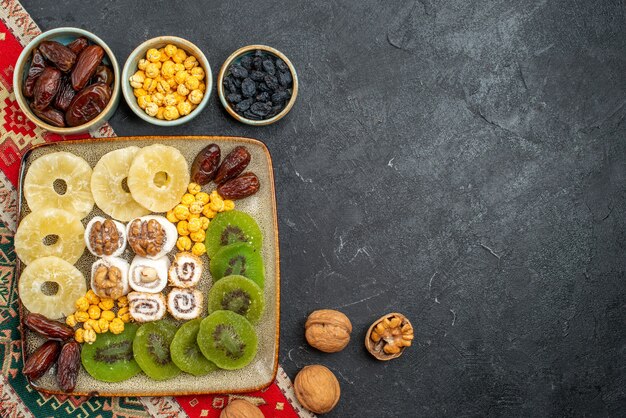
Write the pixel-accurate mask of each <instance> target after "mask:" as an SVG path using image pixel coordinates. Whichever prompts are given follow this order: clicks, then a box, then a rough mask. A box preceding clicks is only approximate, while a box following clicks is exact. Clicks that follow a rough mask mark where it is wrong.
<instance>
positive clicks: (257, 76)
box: [250, 70, 265, 81]
mask: <svg viewBox="0 0 626 418" xmlns="http://www.w3.org/2000/svg"><path fill="white" fill-rule="evenodd" d="M264 77H265V73H264V72H263V71H256V70H253V71H250V78H251V79H253V80H254V81H263V78H264Z"/></svg>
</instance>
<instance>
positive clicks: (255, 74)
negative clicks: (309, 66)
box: [217, 45, 298, 126]
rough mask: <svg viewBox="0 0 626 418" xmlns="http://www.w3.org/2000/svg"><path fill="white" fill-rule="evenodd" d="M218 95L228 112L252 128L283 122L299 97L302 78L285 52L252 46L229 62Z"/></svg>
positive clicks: (219, 82)
mask: <svg viewBox="0 0 626 418" xmlns="http://www.w3.org/2000/svg"><path fill="white" fill-rule="evenodd" d="M217 94H218V95H219V98H220V101H221V102H222V105H223V106H224V108H225V109H226V111H227V112H228V113H229V114H230V115H231V116H232V117H234V118H235V119H237V120H238V121H240V122H243V123H246V124H248V125H256V126H264V125H269V124H272V123H274V122H276V121H278V120H280V119H282V118H283V117H284V116H285V115H286V114H287V113H289V111H290V110H291V108H292V107H293V105H294V103H295V101H296V96H297V95H298V76H297V74H296V70H295V68H294V66H293V64H292V63H291V61H289V59H288V58H287V57H286V56H285V54H283V53H282V52H280V51H278V50H277V49H274V48H272V47H269V46H266V45H248V46H244V47H243V48H240V49H238V50H236V51H235V52H233V53H232V54H231V56H230V57H228V58H227V59H226V61H225V62H224V64H223V65H222V68H221V69H220V73H219V75H218V78H217Z"/></svg>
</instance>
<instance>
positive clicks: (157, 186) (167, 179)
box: [127, 144, 189, 212]
mask: <svg viewBox="0 0 626 418" xmlns="http://www.w3.org/2000/svg"><path fill="white" fill-rule="evenodd" d="M163 174H165V175H163ZM127 183H128V188H129V189H130V193H131V194H132V196H133V198H134V199H135V200H136V201H137V202H139V204H141V205H142V206H143V207H145V208H148V209H150V210H151V211H152V212H167V211H168V210H170V209H172V208H173V207H174V206H176V204H177V203H178V202H179V201H180V198H181V197H182V196H183V194H185V191H186V190H187V185H188V184H189V167H188V165H187V160H185V157H184V156H183V155H182V154H181V152H180V151H179V150H177V149H176V148H174V147H170V146H167V145H161V144H154V145H149V146H147V147H144V148H142V149H141V150H140V151H139V152H138V153H137V155H136V156H135V159H134V160H133V162H132V164H131V165H130V170H129V172H128V180H127Z"/></svg>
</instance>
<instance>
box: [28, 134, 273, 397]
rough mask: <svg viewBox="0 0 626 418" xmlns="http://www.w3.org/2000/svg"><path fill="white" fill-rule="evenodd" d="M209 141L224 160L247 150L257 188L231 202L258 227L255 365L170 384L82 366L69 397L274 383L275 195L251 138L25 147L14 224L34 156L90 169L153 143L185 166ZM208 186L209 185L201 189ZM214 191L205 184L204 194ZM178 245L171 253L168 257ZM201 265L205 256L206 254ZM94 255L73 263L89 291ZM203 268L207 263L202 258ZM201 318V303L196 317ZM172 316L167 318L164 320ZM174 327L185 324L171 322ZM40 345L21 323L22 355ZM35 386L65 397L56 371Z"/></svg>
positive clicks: (228, 389)
mask: <svg viewBox="0 0 626 418" xmlns="http://www.w3.org/2000/svg"><path fill="white" fill-rule="evenodd" d="M211 143H215V144H218V145H219V147H220V148H221V149H222V155H226V154H228V153H229V152H231V150H233V149H234V148H235V147H237V146H245V147H246V148H247V150H248V151H249V153H250V155H251V162H250V165H249V166H248V169H250V170H251V171H253V172H254V173H256V174H257V175H258V179H259V181H260V183H261V185H262V186H261V188H260V189H259V191H258V193H256V194H254V195H253V196H250V197H247V198H245V199H242V200H238V201H237V210H240V211H243V212H246V213H248V214H249V215H251V216H252V217H253V218H254V219H256V221H257V222H258V225H259V227H260V229H261V233H262V235H263V244H262V247H261V256H262V258H263V260H264V263H265V292H264V298H265V310H264V311H263V313H262V316H261V318H260V319H259V320H258V322H257V323H256V324H255V329H256V333H257V336H258V351H257V354H256V356H255V357H254V360H252V362H251V363H250V364H248V365H247V366H246V367H244V368H242V369H238V370H221V369H218V370H215V371H213V372H211V373H209V374H206V375H203V376H193V375H191V374H187V373H181V374H179V375H177V376H176V377H175V378H173V379H169V380H162V381H160V380H153V379H151V378H149V377H148V376H147V375H145V374H143V373H141V374H137V375H135V376H133V377H132V378H130V379H128V380H125V381H122V382H118V383H110V382H104V381H99V380H96V379H94V378H93V377H92V376H90V375H89V374H88V373H87V372H86V371H85V369H84V368H81V369H80V372H79V375H78V380H77V383H76V387H75V389H74V391H73V392H71V394H73V395H82V396H86V395H100V396H162V395H190V394H211V393H238V392H250V391H254V390H259V389H262V388H264V387H266V386H268V385H269V384H271V382H272V381H273V380H274V378H275V376H276V372H277V368H278V344H279V324H280V322H279V317H280V304H279V300H280V280H279V254H278V251H279V245H278V226H277V218H276V198H275V190H274V178H273V168H272V161H271V157H270V154H269V152H268V150H267V148H266V147H265V145H264V144H263V143H261V142H259V141H257V140H255V139H250V138H241V137H228V136H191V137H189V136H184V137H177V136H148V137H119V138H114V139H106V140H105V139H90V140H81V141H66V142H59V143H48V144H42V145H40V146H36V147H34V148H33V149H31V150H30V151H29V152H28V153H26V155H25V156H24V157H23V159H22V165H21V171H20V187H19V200H18V204H19V219H20V221H21V220H22V219H23V218H24V217H25V216H26V215H28V214H29V213H30V209H29V207H28V205H27V203H26V200H25V198H24V190H23V185H24V178H25V175H26V173H27V171H28V169H29V167H30V165H31V164H32V162H33V161H35V160H36V159H37V158H39V157H42V156H45V155H47V154H51V153H55V152H59V151H66V152H70V153H72V154H74V155H76V156H79V157H81V158H83V159H84V160H86V161H87V162H88V163H89V164H90V165H91V167H94V166H95V164H96V163H97V162H98V161H99V159H100V158H101V157H102V156H103V155H105V154H107V153H109V152H111V151H114V150H117V149H121V148H125V147H130V146H137V147H146V146H149V145H154V144H163V145H167V146H171V147H174V148H176V149H178V150H179V151H180V152H181V153H182V154H183V156H184V157H185V159H186V160H187V164H188V165H189V166H190V167H191V165H192V161H193V160H194V158H195V156H196V155H198V153H199V152H200V151H201V150H202V149H203V148H205V147H206V146H207V145H209V144H211ZM207 187H208V186H207ZM212 188H214V187H210V188H209V189H208V190H209V191H210V190H211V189H212ZM97 216H105V214H104V213H103V212H102V211H101V210H100V209H99V208H98V207H97V206H94V209H93V210H92V211H91V212H90V213H89V214H88V215H87V216H86V217H84V218H83V220H82V222H83V224H84V225H87V223H88V222H89V221H90V220H91V219H92V218H94V217H97ZM175 253H176V248H174V250H172V251H171V252H170V254H169V256H170V258H172V257H173V256H174V255H175ZM121 257H122V258H124V259H126V260H128V261H130V260H131V258H132V252H131V251H130V250H129V249H126V250H125V252H124V253H123V254H122V255H121ZM204 258H205V260H206V256H204ZM96 260H97V258H96V257H95V256H93V255H92V254H91V253H90V252H89V251H85V252H84V253H83V254H82V255H81V256H80V258H79V259H78V261H77V262H76V263H75V266H76V267H77V268H78V269H79V270H80V272H81V273H82V274H83V275H84V277H85V281H86V282H87V288H88V287H89V283H88V281H89V277H90V275H91V268H92V265H93V263H94V262H96ZM206 261H207V264H208V260H206ZM24 268H25V266H24V264H23V263H21V262H20V261H19V260H18V263H17V272H18V277H19V276H21V274H22V272H23V270H24ZM210 286H211V277H210V273H209V269H208V268H207V269H205V270H204V271H203V273H202V278H201V280H200V283H199V285H198V290H200V291H201V292H203V293H204V294H205V295H206V293H207V291H208V289H209V288H210ZM20 309H21V317H22V318H25V316H26V314H27V313H28V310H27V309H26V307H24V306H23V305H22V304H20ZM206 315H207V310H206V306H204V308H203V311H202V315H201V317H205V316H206ZM170 319H171V318H170ZM172 322H174V323H175V324H176V326H177V327H180V326H181V325H182V324H183V322H182V321H179V322H176V321H172ZM44 341H45V339H44V338H43V337H41V336H40V335H38V334H37V333H35V332H32V331H31V330H29V329H28V327H26V326H24V323H22V345H23V350H24V352H25V353H26V357H27V358H28V357H29V356H31V355H32V354H33V352H34V351H35V350H36V348H37V347H39V346H41V345H42V343H43V342H44ZM31 384H32V385H33V387H34V388H35V389H37V390H39V391H41V392H45V393H54V394H61V393H65V394H67V392H63V391H62V390H61V389H60V388H59V386H58V384H57V380H56V379H55V375H54V373H50V372H49V373H46V374H45V375H44V376H43V377H41V378H39V379H37V380H33V381H31Z"/></svg>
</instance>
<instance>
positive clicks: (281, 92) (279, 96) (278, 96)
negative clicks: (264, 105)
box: [272, 90, 290, 103]
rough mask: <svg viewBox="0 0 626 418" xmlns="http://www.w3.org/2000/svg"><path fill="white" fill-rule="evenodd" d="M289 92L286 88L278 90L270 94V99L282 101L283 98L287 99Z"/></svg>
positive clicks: (276, 101) (277, 101) (275, 101)
mask: <svg viewBox="0 0 626 418" xmlns="http://www.w3.org/2000/svg"><path fill="white" fill-rule="evenodd" d="M289 96H290V94H289V92H287V90H279V91H277V92H276V93H274V94H272V101H273V102H274V103H282V102H284V101H285V100H287V99H289Z"/></svg>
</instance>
